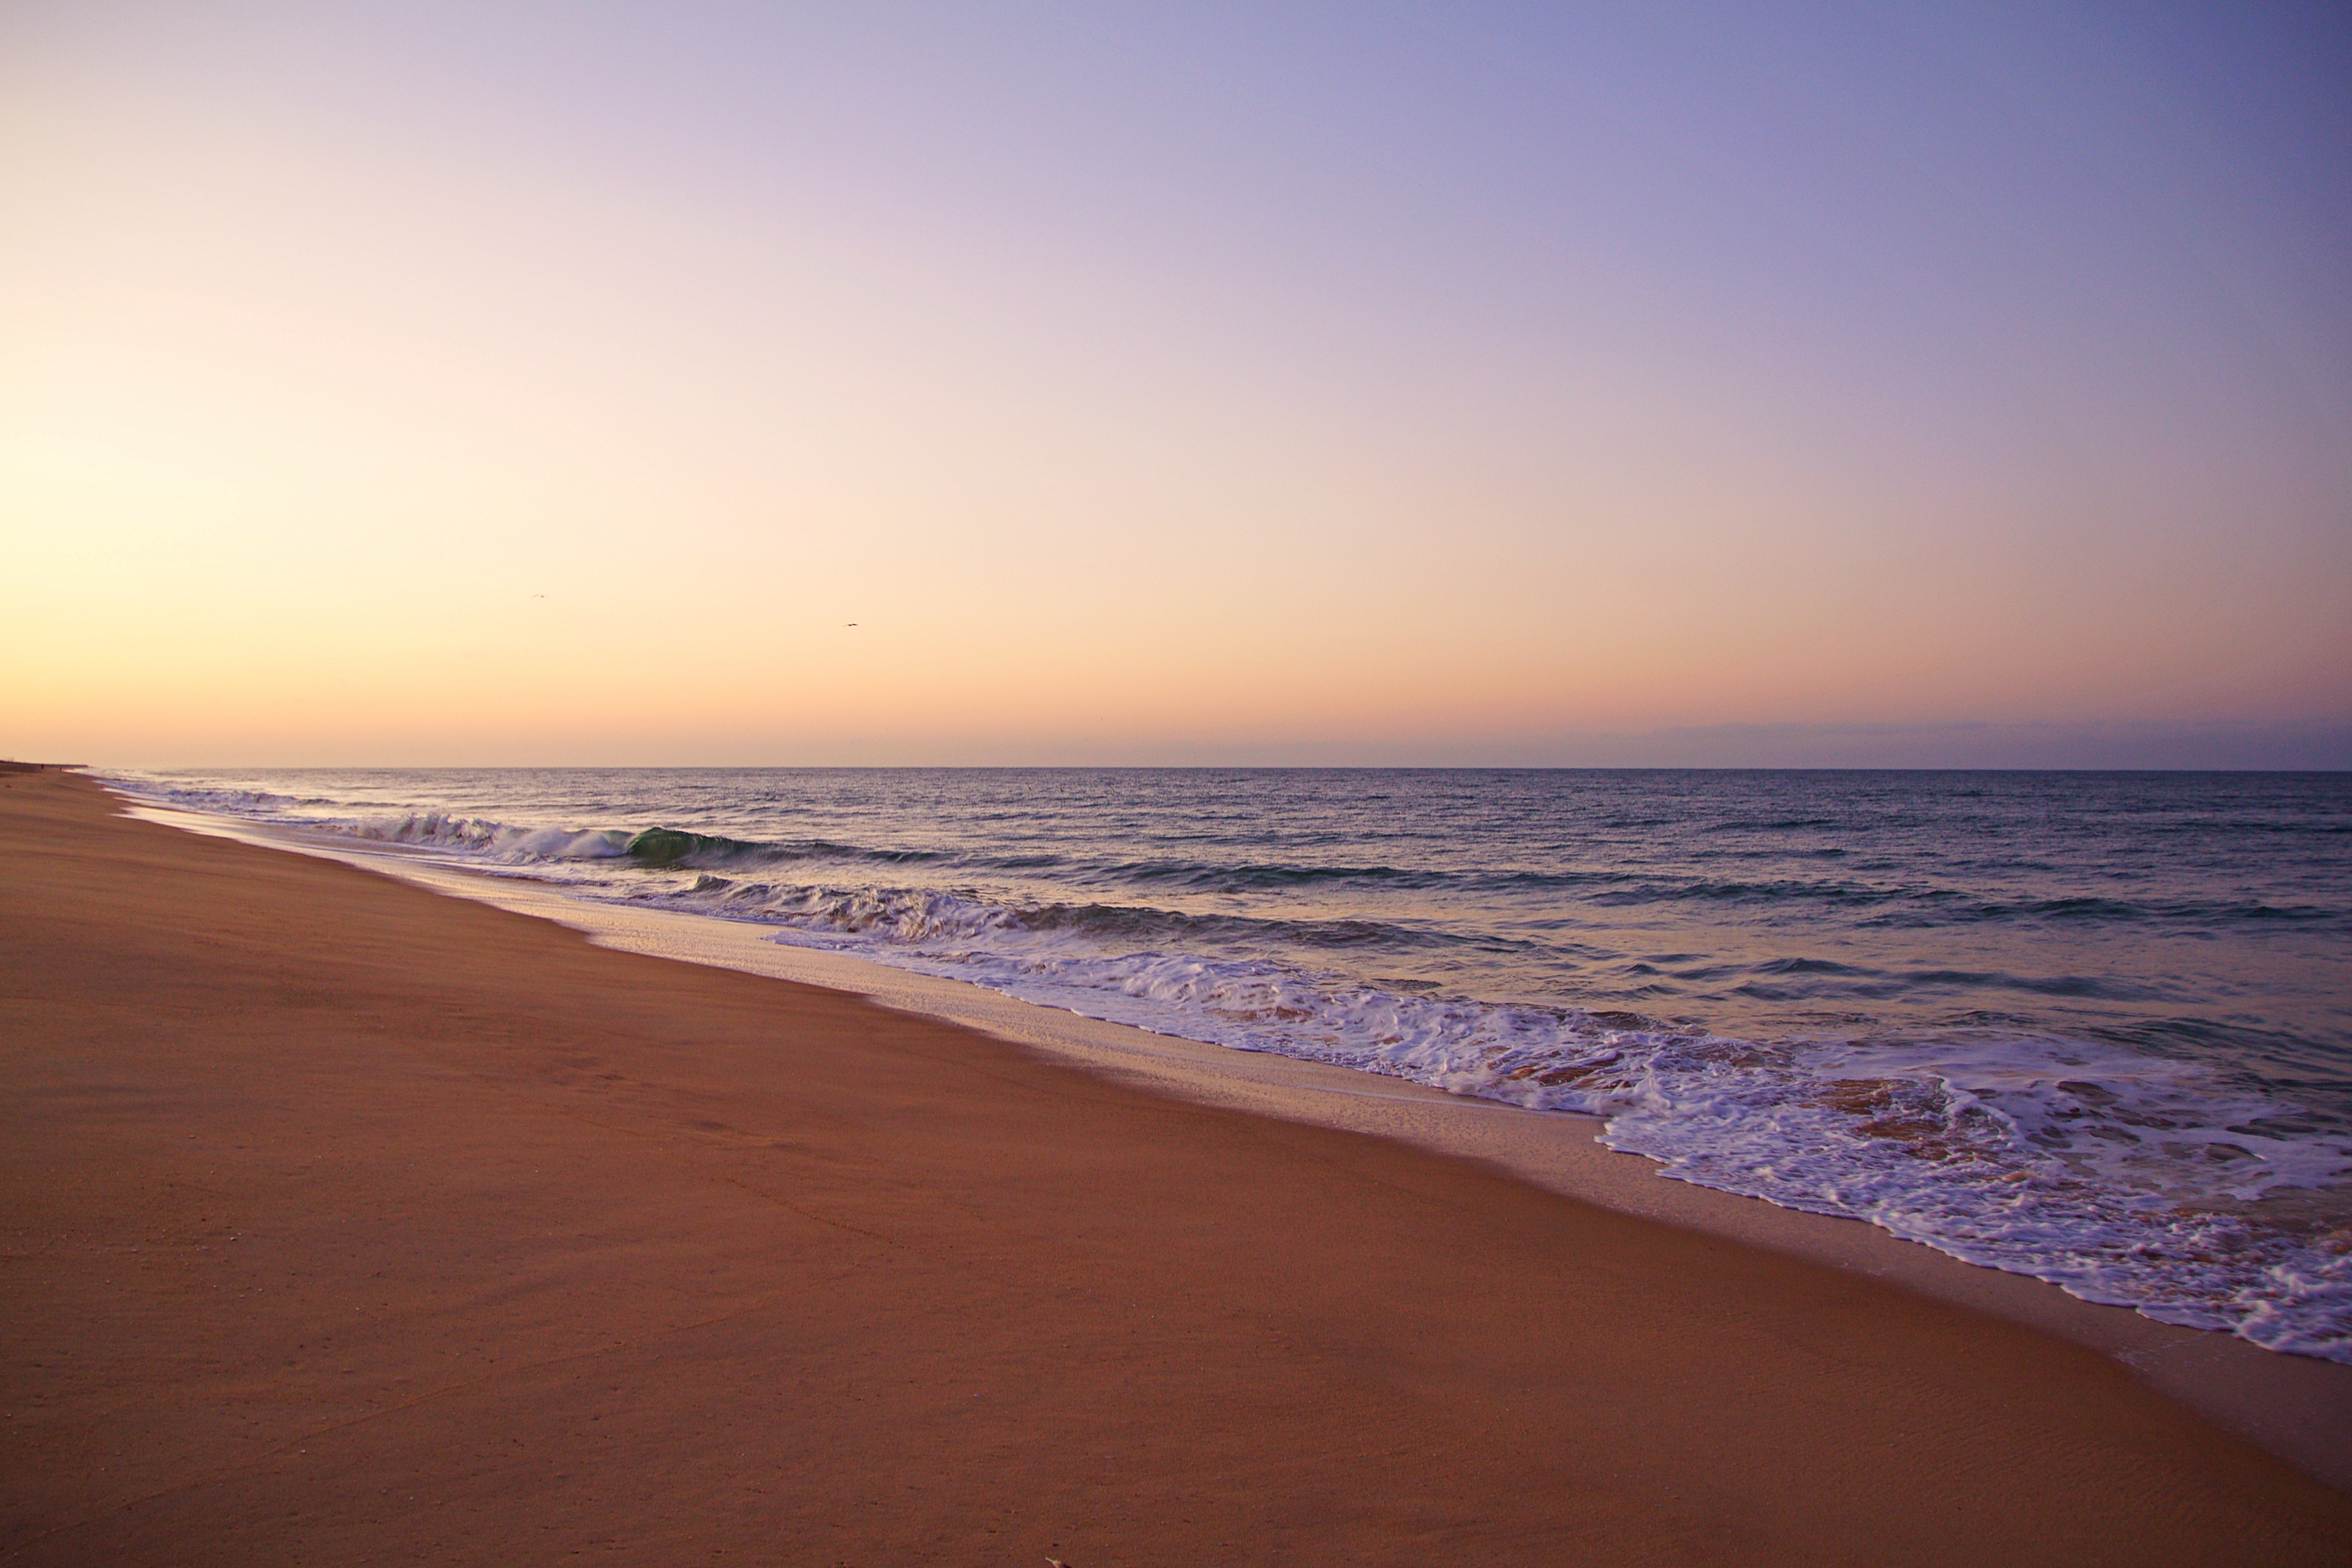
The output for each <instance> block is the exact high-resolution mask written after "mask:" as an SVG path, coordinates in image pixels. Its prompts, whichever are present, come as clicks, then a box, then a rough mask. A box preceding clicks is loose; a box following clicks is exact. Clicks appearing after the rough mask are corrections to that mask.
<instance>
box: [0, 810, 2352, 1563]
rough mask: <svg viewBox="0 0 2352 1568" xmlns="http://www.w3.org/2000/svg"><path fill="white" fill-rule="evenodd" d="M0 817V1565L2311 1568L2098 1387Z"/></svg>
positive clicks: (2343, 1504)
mask: <svg viewBox="0 0 2352 1568" xmlns="http://www.w3.org/2000/svg"><path fill="white" fill-rule="evenodd" d="M111 809H112V808H111V805H110V803H109V802H108V801H107V799H106V797H104V795H102V794H101V793H100V791H99V790H98V789H97V787H96V786H95V785H94V784H90V783H89V782H88V781H86V780H82V779H79V778H74V777H68V776H64V775H59V774H54V773H42V774H29V775H28V774H21V773H20V774H12V775H6V776H0V856H5V864H6V866H7V867H8V877H7V879H6V881H5V894H0V940H5V953H6V955H7V960H8V963H7V969H6V974H5V997H6V1000H5V1011H0V1120H5V1137H0V1182H5V1188H0V1190H5V1215H6V1226H7V1232H8V1235H7V1238H6V1246H7V1268H6V1271H5V1307H0V1334H5V1346H4V1347H0V1366H5V1373H0V1376H5V1385H0V1411H5V1415H0V1420H5V1453H6V1455H7V1462H6V1467H5V1489H0V1553H5V1554H6V1556H7V1557H8V1559H9V1560H11V1561H25V1562H34V1563H101V1562H105V1563H151V1562H152V1563H165V1562H169V1563H202V1562H221V1563H276V1562H286V1563H364V1562H374V1561H380V1562H388V1563H412V1562H424V1561H434V1562H441V1561H458V1562H482V1563H492V1562H495V1563H510V1562H520V1561H528V1562H537V1561H546V1560H565V1559H568V1558H569V1557H571V1556H572V1555H574V1554H588V1553H607V1554H610V1555H613V1556H614V1557H617V1558H618V1559H620V1560H625V1561H629V1562H685V1561H693V1562H697V1563H708V1562H713V1561H726V1560H730V1559H733V1560H739V1561H740V1560H742V1559H743V1558H746V1557H750V1558H752V1559H754V1560H757V1561H762V1562H785V1563H861V1564H864V1563H875V1564H882V1563H1024V1564H1029V1565H1031V1568H1035V1565H1037V1564H1039V1563H1043V1562H1044V1560H1045V1557H1046V1556H1047V1555H1048V1554H1050V1555H1052V1556H1054V1557H1055V1558H1059V1559H1062V1560H1064V1561H1066V1562H1068V1563H1073V1564H1075V1565H1076V1568H1102V1565H1104V1564H1118V1563H1170V1564H1189V1563H1254V1562H1276V1561H1291V1562H1301V1563H1434V1562H1451V1561H1475V1562H1479V1563H1519V1562H1526V1563H1579V1562H1593V1563H1604V1562H1605V1563H1696V1562H1706V1563H1713V1564H1725V1563H1779V1562H1799V1561H1801V1562H1804V1563H1837V1562H1850V1563H1889V1562H1896V1563H1942V1562H1949V1563H1981V1562H1993V1561H2000V1562H2016V1563H2045V1562H2046V1563H2108V1562H2114V1563H2124V1562H2129V1563H2305V1562H2331V1561H2344V1560H2346V1559H2347V1557H2352V1499H2347V1497H2345V1496H2344V1495H2343V1494H2340V1493H2337V1492H2334V1491H2331V1490H2329V1489H2326V1487H2324V1486H2322V1485H2321V1484H2319V1483H2318V1482H2316V1481H2315V1480H2312V1479H2308V1478H2306V1477H2305V1476H2304V1475H2302V1474H2301V1473H2299V1472H2297V1471H2295V1470H2294V1469H2292V1468H2289V1467H2288V1466H2286V1465H2284V1463H2282V1462H2280V1461H2279V1460H2277V1459H2274V1458H2271V1457H2270V1456H2268V1455H2266V1454H2264V1453H2263V1452H2261V1451H2260V1450H2258V1449H2255V1448H2253V1447H2251V1446H2249V1445H2246V1444H2244V1443H2242V1442H2241V1441H2240V1440H2238V1439H2236V1438H2234V1437H2231V1436H2228V1435H2226V1434H2224V1433H2223V1432H2221V1430H2220V1429H2219V1428H2217V1427H2215V1426H2211V1425H2210V1424H2208V1423H2206V1422H2204V1421H2203V1420H2201V1419H2200V1418H2199V1417H2198V1416H2196V1415H2193V1414H2192V1413H2190V1412H2189V1411H2188V1410H2187V1409H2186V1408H2184V1407H2182V1406H2180V1405H2176V1404H2174V1403H2172V1402H2170V1401H2168V1400H2165V1399H2163V1398H2161V1397H2159V1396H2158V1395H2157V1394H2154V1393H2152V1392H2150V1391H2149V1390H2147V1389H2146V1388H2145V1387H2143V1386H2141V1385H2140V1384H2137V1383H2136V1382H2134V1381H2133V1380H2132V1378H2131V1377H2130V1376H2129V1375H2128V1374H2127V1373H2126V1372H2125V1371H2124V1370H2123V1369H2122V1368H2121V1367H2119V1366H2117V1365H2116V1364H2115V1363H2112V1362H2110V1361H2108V1360H2106V1359H2105V1358H2103V1357H2101V1356H2099V1355H2097V1354H2095V1353H2093V1352H2090V1351H2087V1350H2085V1349H2083V1348H2081V1347H2079V1346H2076V1345H2073V1344H2069V1343H2065V1342H2061V1341H2058V1340H2056V1339H2053V1338H2050V1337H2047V1336H2044V1335H2041V1334H2037V1333H2035V1332H2033V1331H2030V1330H2027V1329H2023V1328H2021V1327H2018V1326H2016V1325H2013V1324H2011V1323H2007V1322H2003V1321H1998V1320H1995V1319H1992V1318H1990V1317H1986V1316H1982V1315H1979V1314H1976V1313H1973V1312H1970V1311H1968V1310H1963V1309H1960V1308H1958V1307H1955V1306H1953V1305H1950V1304H1948V1303H1945V1302H1940V1301H1936V1300H1928V1299H1926V1298H1923V1297H1920V1296H1918V1295H1916V1294H1913V1293H1909V1292H1906V1291H1901V1290H1897V1289H1892V1288H1890V1287H1888V1286H1886V1285H1884V1284H1881V1283H1878V1282H1876V1281H1874V1280H1871V1279H1866V1278H1864V1277H1860V1276H1857V1275H1855V1274H1852V1273H1845V1272H1839V1271H1836V1270H1833V1269H1830V1268H1823V1267H1821V1266H1819V1265H1815V1264H1812V1263H1809V1262H1805V1261H1802V1260H1800V1259H1795V1258H1787V1257H1783V1256H1779V1255H1776V1254H1774V1253H1770V1252H1767V1251H1762V1250H1759V1249H1755V1248H1749V1247H1740V1246H1737V1245H1734V1244H1732V1243H1729V1242H1727V1241H1725V1240H1722V1239H1720V1238H1717V1237H1708V1236H1704V1235H1697V1234H1694V1233H1691V1232H1688V1231H1685V1230H1679V1229H1675V1228H1670V1227H1668V1226H1663V1225H1658V1224H1654V1223H1652V1222H1649V1221H1645V1220H1643V1219H1640V1218H1636V1217H1633V1216H1629V1215H1622V1214H1617V1213H1612V1212H1610V1211H1607V1210H1604V1209H1601V1208H1598V1207H1593V1206H1589V1205H1582V1204H1579V1203H1577V1202H1574V1201H1572V1200H1570V1199H1568V1198H1565V1197H1562V1196H1559V1195H1558V1194H1552V1193H1548V1192H1544V1191H1541V1190H1538V1188H1536V1187H1533V1186H1531V1185H1528V1184H1522V1183H1519V1182H1515V1181H1513V1180H1510V1179H1508V1178H1507V1177H1506V1176H1505V1175H1503V1174H1501V1173H1498V1172H1496V1171H1494V1170H1492V1169H1489V1168H1487V1167H1486V1166H1483V1165H1480V1164H1476V1163H1470V1162H1467V1161H1458V1160H1448V1159H1444V1158H1440V1157H1438V1156H1436V1155H1434V1154H1432V1153H1429V1152H1424V1151H1421V1150H1416V1149H1412V1148H1407V1147H1403V1146H1401V1145H1398V1144H1396V1143H1393V1142H1384V1141H1381V1140H1375V1139H1370V1138H1364V1137H1360V1136H1357V1135H1354V1134H1351V1133H1349V1132H1346V1131H1334V1130H1330V1129H1326V1128H1320V1127H1314V1126H1305V1125H1299V1124H1297V1123H1295V1122H1290V1121H1276V1120H1271V1119H1266V1118H1261V1117H1254V1116H1249V1115H1244V1114H1240V1113H1237V1112H1235V1111H1233V1110H1223V1109H1218V1108H1215V1107H1209V1106H1202V1105H1196V1104H1191V1103H1186V1102H1182V1101H1179V1100H1170V1099H1166V1098H1163V1097H1160V1096H1155V1095H1151V1094H1148V1093H1145V1092H1143V1091H1141V1090H1139V1089H1134V1088H1130V1087H1128V1086H1126V1085H1124V1084H1121V1083H1117V1082H1112V1081H1108V1080H1106V1079H1102V1078H1100V1077H1098V1076H1090V1075H1087V1074H1085V1073H1081V1072H1078V1071H1076V1070H1073V1069H1071V1068H1066V1067H1062V1066H1058V1065H1056V1064H1055V1063H1054V1062H1052V1061H1050V1060H1046V1059H1043V1058H1039V1057H1036V1056H1034V1055H1032V1054H1028V1053H1024V1052H1022V1051H1019V1050H1016V1049H1014V1048H1013V1047H1008V1046H1006V1045H1004V1044H1003V1043H1001V1042H999V1041H996V1040H992V1039H990V1038H987V1037H983V1036H982V1035H979V1034H977V1033H973V1032H971V1031H967V1030H963V1029H960V1028H957V1027H954V1026H950V1025H946V1024H943V1023H940V1022H936V1021H933V1020H929V1019H924V1018H919V1017H912V1016H906V1015H903V1014H898V1013H892V1012H886V1011H883V1010H880V1009H878V1008H876V1007H874V1006H872V1005H868V1004H867V1003H866V1002H863V1001H861V1000H859V999H856V998H854V997H850V996H846V995H844V994H838V993H835V992H829V991H823V990H818V989H814V988H811V987H806V986H799V985H794V984H789V983H786V982H783V981H779V980H774V979H767V978H761V977H758V976H752V975H745V974H740V973H730V972H729V971H725V970H719V969H710V968H701V967H694V966H689V965H685V964H678V963H669V962H666V961H663V960H659V959H654V958H646V957H642V956H637V955H634V954H629V953H622V952H612V951H608V950H604V949H600V948H596V947H593V946H592V945H590V944H589V943H588V942H586V941H585V940H584V939H583V938H582V937H580V936H579V935H577V934H576V933H573V932H571V931H564V930H562V929H560V928H557V927H555V926H552V925H551V924H548V923H546V922H544V921H534V920H530V919H527V918H524V917H521V916H518V915H515V914H512V913H509V912H507V911H503V910H495V909H491V908H488V907H485V906H482V905H479V904H472V903H466V902H460V901H457V900H446V899H442V898H437V897H436V896H434V895H433V894H431V893H429V892H426V891H424V890H421V889H415V888H412V887H407V886H404V885H402V884H400V883H397V882H394V881H391V880H388V879H383V878H380V877H375V876H372V875H369V874H368V873H366V872H362V871H359V870H355V869H352V868H346V867H343V866H340V865H335V864H332V863H328V862H323V861H320V860H315V859H306V858H298V857H294V856H288V855H279V854H273V853H271V852H269V851H267V850H262V849H257V848H253V847H247V846H244V845H239V844H235V843H229V842H226V841H222V840H217V839H207V838H199V837H191V836H188V835H184V834H179V833H176V832H173V831H172V830H170V829H168V828H164V827H160V826H152V825H148V824H143V823H137V822H131V821H126V820H123V819H121V818H119V817H116V816H112V815H111Z"/></svg>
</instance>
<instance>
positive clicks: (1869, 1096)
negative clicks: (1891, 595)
mask: <svg viewBox="0 0 2352 1568" xmlns="http://www.w3.org/2000/svg"><path fill="white" fill-rule="evenodd" d="M109 782H110V783H111V784H114V785H115V786H116V787H118V788H120V789H122V790H125V791H126V792H128V793H131V794H132V795H137V796H140V797H142V798H144V799H147V800H150V801H152V802H153V803H155V804H157V805H168V806H173V807H177V808H180V809H184V810H195V811H203V812H209V813H217V814H222V815H226V816H235V817H238V818H242V819H245V820H247V821H252V822H257V823H267V824H274V825H278V826H286V827H297V828H303V829H308V830H310V831H314V832H324V833H328V834H331V835H336V836H341V837H348V838H350V839H352V840H355V841H367V842H373V843H378V844H383V845H398V846H403V847H406V849H407V851H408V852H409V853H412V854H417V853H421V854H425V855H429V856H432V857H434V858H439V859H443V860H446V861H447V862H448V863H451V864H454V865H460V866H466V867H471V868H477V869H479V870H482V871H485V872H488V873H490V874H493V875H496V876H499V877H509V878H527V879H532V880H533V881H536V882H541V883H545V884H549V885H551V886H553V887H555V888H557V889H562V891H564V892H566V893H568V894H571V895H572V896H576V897H579V898H583V899H593V900H625V901H628V902H632V903H638V904H646V905H654V906H659V907H662V908H667V909H671V910H686V911H690V912H694V913H698V914H701V915H705V916H708V917H710V918H712V919H719V920H729V921H750V922H754V923H756V924H759V925H761V926H764V927H768V928H771V929H772V932H773V940H774V941H776V942H786V943H793V944H797V945H803V946H811V947H821V948H827V949H833V950H836V951H839V952H848V953H852V954H855V955H856V956H859V957H862V958H866V959H869V960H872V961H874V962H876V963H884V964H890V965H895V966H898V967H900V968H904V969H910V970H917V971H920V972H922V973H928V974H933V975H940V976H947V977H950V978H954V979H959V980H966V981H970V982H971V983H972V984H978V985H982V986H986V987H988V988H990V989H992V990H995V991H999V992H1003V993H1005V994H1010V995H1013V996H1016V997H1020V998H1023V999H1024V1000H1027V1001H1031V1002H1034V1003H1038V1004H1041V1005H1047V1006H1052V1007H1059V1008H1067V1009H1071V1010H1073V1011H1076V1012H1078V1013H1081V1014H1085V1015H1087V1016H1093V1017H1098V1018H1106V1019H1111V1020H1114V1021H1118V1022H1122V1023H1128V1024H1134V1025H1139V1026H1142V1027H1144V1028H1148V1029H1152V1030H1156V1031H1159V1032H1160V1033H1163V1034H1169V1035H1177V1036H1183V1037H1190V1038H1192V1039H1196V1040H1201V1041H1206V1042H1210V1043H1213V1044H1216V1045H1222V1046H1227V1047H1233V1048H1234V1049H1237V1050H1250V1051H1271V1052H1277V1053H1280V1054H1283V1055H1286V1056H1293V1057H1300V1058H1311V1059H1313V1060H1317V1061H1323V1062H1331V1063H1337V1064H1340V1065H1343V1066H1347V1067H1351V1068H1360V1069H1362V1070H1364V1071H1368V1072H1377V1073H1386V1074H1391V1075H1394V1076H1396V1077H1400V1078H1405V1079H1412V1080H1415V1081H1418V1082H1421V1083H1424V1084H1430V1085H1434V1086H1437V1087H1439V1088H1442V1089H1448V1090H1451V1091H1453V1092H1454V1093H1457V1094H1465V1095H1477V1096H1483V1097H1486V1098H1488V1099H1493V1100H1504V1101H1507V1102H1509V1103H1512V1104H1515V1105H1520V1106H1525V1107H1528V1108H1531V1109H1537V1110H1566V1111H1577V1112H1581V1113H1584V1114H1588V1115H1591V1116H1597V1117H1600V1118H1602V1119H1603V1121H1604V1131H1603V1134H1602V1141H1603V1142H1606V1143H1607V1144H1609V1145H1610V1146H1611V1147H1612V1148H1615V1149H1618V1150H1622V1151H1624V1152H1629V1153H1633V1154H1639V1155H1643V1156H1646V1157H1647V1158H1649V1159H1651V1160H1653V1161H1655V1162H1657V1163H1658V1171H1659V1173H1660V1174H1662V1175H1665V1176H1669V1177H1673V1178H1675V1179H1678V1180H1682V1181H1687V1182H1693V1183H1696V1184H1701V1185H1704V1186H1708V1187H1714V1188H1717V1189H1720V1190H1722V1191H1724V1192H1728V1193H1736V1194H1744V1195H1747V1196H1750V1197H1755V1198H1761V1199H1765V1200H1768V1201H1769V1202H1772V1203H1776V1204H1780V1205H1787V1206H1789V1207H1792V1208H1799V1209H1808V1210H1811V1211H1814V1212H1816V1213H1821V1214H1829V1215H1847V1216H1851V1217H1853V1218H1857V1219H1862V1220H1865V1221H1868V1222H1869V1223H1871V1224H1874V1225H1877V1226H1884V1227H1885V1228H1886V1229H1887V1230H1889V1231H1892V1232H1894V1233H1895V1234H1896V1235H1898V1236H1903V1237H1909V1238H1911V1239H1913V1240H1916V1241H1919V1242H1922V1243H1925V1244H1926V1245H1927V1246H1930V1247H1936V1248H1937V1249H1938V1250H1941V1251H1943V1252H1946V1253H1948V1254H1950V1255H1951V1256H1953V1257H1956V1258H1962V1259H1965V1260H1967V1261H1969V1262H1971V1263H1977V1264H1981V1265H1985V1266H1988V1267H1991V1268H2003V1269H2009V1270H2011V1271H2014V1272H2019V1273H2024V1274H2030V1275H2033V1276H2035V1277H2037V1278H2040V1279H2046V1280H2049V1281H2051V1282H2052V1283H2053V1284H2056V1285H2058V1286H2060V1287H2062V1288H2063V1289H2066V1290H2068V1291H2070V1292H2072V1293H2073V1294H2074V1295H2076V1296H2080V1297H2083V1298H2084V1299H2086V1300H2094V1301H2102V1302H2109V1303H2113V1304H2117V1305H2124V1306H2129V1307H2133V1308H2136V1309H2137V1310H2140V1311H2142V1312H2145V1313H2147V1315H2148V1316H2150V1317H2153V1318H2158V1319H2161V1320H2163V1321H2168V1322H2173V1323H2181V1324H2187V1325H2190V1326H2194V1327H2200V1328H2207V1329H2214V1330H2221V1331H2229V1332H2232V1333H2236V1334H2239V1335H2242V1336H2243V1337H2244V1338H2246V1339H2248V1340H2251V1341H2252V1342H2254V1343H2256V1344H2260V1345H2263V1346H2265V1347H2268V1348H2270V1349H2273V1350H2278V1351H2285V1352H2299V1353H2303V1354H2308V1355H2316V1356H2324V1357H2326V1358H2328V1359H2331V1360H2336V1361H2341V1362H2352V774H2343V773H2324V774H2321V773H2315V774H2275V773H2210V774H2189V773H1848V772H1836V773H1790V772H1752V773H1751V772H1714V771H1706V772H1676V771H1657V772H1653V771H1596V772H1579V771H1559V772H1555V771H1486V770H1456V769H1445V770H1429V771H1417V770H1362V771H1353V770H1281V769H1274V770H1220V769H1105V770H1094V769H1068V770H1065V769H1003V770H997V769H937V770H933V769H441V770H276V771H264V772H237V773H228V772H219V771H182V772H140V773H120V774H116V775H112V776H110V778H109Z"/></svg>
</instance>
